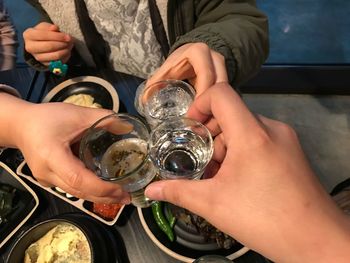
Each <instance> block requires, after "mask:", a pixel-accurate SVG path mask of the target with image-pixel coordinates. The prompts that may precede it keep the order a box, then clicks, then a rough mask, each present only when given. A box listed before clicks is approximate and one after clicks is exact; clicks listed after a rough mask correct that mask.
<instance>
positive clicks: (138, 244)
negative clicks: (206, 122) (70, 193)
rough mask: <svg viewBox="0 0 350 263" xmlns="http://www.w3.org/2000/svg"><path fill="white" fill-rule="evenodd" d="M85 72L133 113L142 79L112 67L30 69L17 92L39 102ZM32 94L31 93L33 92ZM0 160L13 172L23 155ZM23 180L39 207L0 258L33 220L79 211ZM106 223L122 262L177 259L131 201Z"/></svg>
mask: <svg viewBox="0 0 350 263" xmlns="http://www.w3.org/2000/svg"><path fill="white" fill-rule="evenodd" d="M11 74H13V73H11V72H9V76H12V75H11ZM19 74H21V73H19ZM87 75H89V76H97V77H100V78H103V79H105V80H107V81H108V82H110V83H111V84H112V85H113V87H114V88H115V89H116V91H117V93H118V96H119V100H120V107H119V111H120V112H128V113H130V114H133V115H137V112H136V110H135V108H134V97H135V92H136V88H137V86H138V85H139V84H140V83H141V82H142V81H143V79H140V78H137V77H133V76H130V75H127V74H123V73H119V72H115V71H112V70H96V69H90V68H83V67H72V68H70V69H69V72H68V74H67V75H66V76H64V77H59V76H55V75H53V74H50V73H47V72H46V73H40V72H33V74H29V78H30V79H28V80H27V81H26V83H30V85H27V86H26V87H25V88H27V89H30V90H25V91H23V90H22V92H21V93H22V94H26V98H25V99H27V100H30V101H32V102H37V103H40V102H41V100H42V98H43V97H44V96H45V94H47V93H48V92H49V91H50V90H51V89H52V88H53V87H55V86H56V85H58V84H59V83H61V82H63V81H65V80H67V79H69V78H72V77H77V76H87ZM13 77H14V78H15V77H16V74H13ZM22 89H23V87H22ZM33 94H35V96H34V95H33ZM0 161H2V162H4V163H6V164H7V165H8V166H9V167H10V168H11V169H12V170H13V171H14V172H15V171H16V168H17V167H18V165H19V164H20V163H21V162H22V161H23V156H22V154H21V152H20V151H19V150H17V149H7V150H5V151H4V152H3V154H2V155H1V156H0ZM24 180H25V179H24ZM25 182H26V183H27V184H28V185H29V186H30V187H31V188H32V189H33V190H34V191H35V193H36V194H37V195H38V197H39V200H40V203H39V207H38V209H37V210H36V211H35V212H34V214H33V215H32V216H31V218H30V219H29V220H28V221H27V222H26V223H25V224H24V225H23V226H22V227H21V228H20V229H19V230H18V231H17V232H16V234H15V235H14V236H13V237H12V238H11V239H10V240H9V241H8V242H7V243H6V244H5V246H3V247H2V248H1V249H0V262H6V260H7V257H8V253H9V251H10V249H11V247H12V246H13V245H14V243H15V241H16V239H17V238H18V237H19V236H20V235H21V233H23V231H25V230H26V229H28V228H29V227H30V226H32V225H33V224H35V223H38V222H41V221H44V220H46V219H49V218H53V217H56V216H59V215H62V214H65V213H83V212H82V211H81V210H79V209H78V208H76V207H74V206H72V205H70V204H69V203H67V202H65V201H64V200H62V199H60V198H57V197H56V196H54V195H52V194H50V193H49V192H47V191H45V190H43V189H42V188H40V187H38V186H37V185H35V184H33V183H31V182H29V181H27V180H25ZM107 227H108V228H109V229H111V230H113V231H116V232H117V233H119V236H120V238H121V240H122V244H123V245H121V246H120V247H119V248H116V249H120V250H121V251H122V252H121V253H122V255H123V257H122V260H123V261H122V262H131V263H142V262H144V263H164V262H169V263H172V262H174V263H175V262H180V261H178V260H176V259H174V258H172V257H170V256H169V255H167V254H166V253H165V252H163V251H162V250H161V249H160V248H158V247H157V246H156V245H155V244H154V243H153V241H152V240H151V239H150V238H149V237H148V235H147V234H146V232H145V230H144V228H143V227H142V225H141V222H140V219H139V216H138V213H137V209H136V208H135V207H133V206H132V205H128V206H126V207H125V208H124V210H123V212H122V213H121V215H120V217H119V218H118V220H117V222H116V223H115V224H114V225H113V226H107ZM234 262H237V263H263V262H270V261H269V260H268V259H266V258H265V257H263V256H262V255H260V254H258V253H256V252H254V251H252V250H249V251H248V252H247V253H245V254H244V255H242V256H240V257H239V258H237V259H235V260H234ZM9 263H11V262H9Z"/></svg>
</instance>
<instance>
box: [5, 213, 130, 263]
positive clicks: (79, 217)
mask: <svg viewBox="0 0 350 263" xmlns="http://www.w3.org/2000/svg"><path fill="white" fill-rule="evenodd" d="M59 224H69V225H73V226H75V227H77V228H78V229H79V230H80V231H81V232H82V233H83V234H84V236H85V237H86V240H87V242H88V244H89V248H90V253H91V263H93V262H117V263H118V262H121V259H122V255H123V253H125V252H124V244H123V242H122V239H121V238H120V236H119V234H118V233H117V232H116V231H115V229H107V228H106V226H104V225H103V224H101V223H99V222H98V221H96V220H94V219H93V218H91V217H88V216H86V215H83V214H80V213H69V214H63V215H61V216H58V217H55V218H52V219H48V220H45V221H42V222H39V223H37V224H35V225H33V226H31V227H30V228H29V229H28V230H26V231H25V232H24V233H22V234H21V235H20V236H19V237H18V238H17V240H16V242H15V243H14V245H13V246H12V248H11V251H10V253H9V256H8V259H7V262H11V263H22V262H24V261H23V260H24V255H25V251H26V249H27V248H28V247H29V246H30V245H31V244H32V243H34V242H36V241H37V240H39V239H40V238H41V237H43V236H44V235H45V234H46V233H47V232H48V231H50V230H51V229H53V228H54V227H56V226H57V225H59ZM112 230H113V231H112Z"/></svg>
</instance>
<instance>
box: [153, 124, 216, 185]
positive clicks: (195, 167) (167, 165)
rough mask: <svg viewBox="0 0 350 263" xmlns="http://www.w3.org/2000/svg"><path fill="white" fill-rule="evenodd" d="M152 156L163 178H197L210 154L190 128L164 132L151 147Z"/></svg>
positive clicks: (204, 144) (203, 142)
mask: <svg viewBox="0 0 350 263" xmlns="http://www.w3.org/2000/svg"><path fill="white" fill-rule="evenodd" d="M152 151H153V152H152V153H151V155H152V158H153V159H154V162H155V164H156V166H157V167H158V168H160V177H161V178H163V179H176V177H179V178H181V177H183V178H189V179H198V178H200V177H201V175H202V173H203V168H204V166H205V164H206V160H207V159H208V156H209V155H211V152H209V150H208V147H207V146H206V143H205V141H203V139H202V138H201V137H200V136H199V135H197V134H195V133H194V132H192V131H190V130H175V131H169V132H167V133H165V134H164V135H163V136H162V137H161V138H160V139H159V140H158V142H157V144H156V145H155V147H153V149H152Z"/></svg>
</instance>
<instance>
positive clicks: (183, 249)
mask: <svg viewBox="0 0 350 263" xmlns="http://www.w3.org/2000/svg"><path fill="white" fill-rule="evenodd" d="M137 211H138V215H139V218H140V221H141V224H142V226H143V228H144V229H145V231H146V233H147V235H148V236H149V238H150V239H151V240H152V241H153V242H154V243H155V244H156V245H157V246H158V247H159V248H160V249H161V250H162V251H163V252H165V253H166V254H168V255H169V256H171V257H173V258H175V259H177V260H180V261H182V262H188V263H192V262H193V261H194V260H195V259H197V258H199V257H201V256H204V255H220V256H224V257H227V258H228V259H231V260H233V259H235V258H238V257H240V256H241V255H243V254H244V253H246V252H247V251H248V250H249V249H248V248H247V247H244V246H243V245H241V244H239V243H238V242H237V243H236V244H235V245H234V246H233V247H231V248H230V249H223V248H221V249H220V248H218V247H217V246H216V244H214V243H212V242H206V241H204V240H203V238H202V237H201V236H200V235H199V234H198V233H195V232H194V231H193V230H191V229H190V228H188V227H186V226H184V224H182V222H176V223H175V226H174V232H175V236H176V237H175V240H174V241H170V240H169V239H168V238H167V236H166V235H165V234H164V233H163V232H162V231H161V230H160V228H159V227H158V225H157V223H156V222H155V219H154V217H153V214H152V209H151V208H137Z"/></svg>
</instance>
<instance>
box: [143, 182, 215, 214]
mask: <svg viewBox="0 0 350 263" xmlns="http://www.w3.org/2000/svg"><path fill="white" fill-rule="evenodd" d="M209 181H210V179H208V180H163V181H157V182H154V183H151V184H150V185H148V186H147V188H146V190H145V195H146V196H147V197H148V198H150V199H152V200H159V201H166V202H169V203H172V204H175V205H177V206H180V207H183V208H186V209H188V210H191V211H192V212H194V213H196V214H199V215H200V214H203V213H205V209H206V207H207V205H208V202H210V200H211V198H210V196H212V194H213V193H212V191H211V190H210V189H209V188H211V184H208V183H209Z"/></svg>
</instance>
